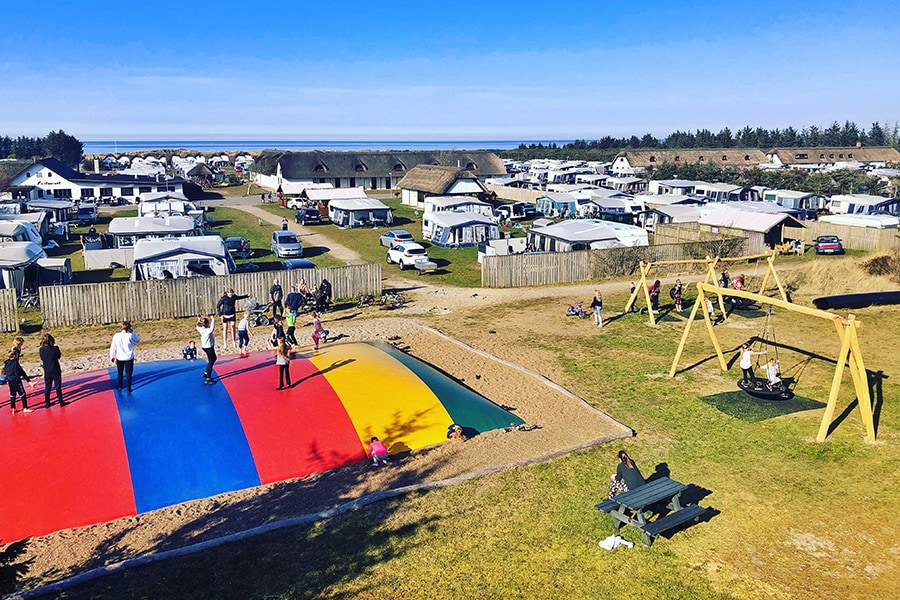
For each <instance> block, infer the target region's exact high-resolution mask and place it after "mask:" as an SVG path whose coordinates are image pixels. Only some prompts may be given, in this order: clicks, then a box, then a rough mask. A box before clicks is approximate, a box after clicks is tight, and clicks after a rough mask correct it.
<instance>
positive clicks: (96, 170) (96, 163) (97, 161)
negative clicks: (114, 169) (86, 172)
mask: <svg viewBox="0 0 900 600" xmlns="http://www.w3.org/2000/svg"><path fill="white" fill-rule="evenodd" d="M99 172H100V159H99V158H95V159H94V173H99Z"/></svg>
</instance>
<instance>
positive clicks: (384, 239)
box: [378, 229, 416, 248]
mask: <svg viewBox="0 0 900 600" xmlns="http://www.w3.org/2000/svg"><path fill="white" fill-rule="evenodd" d="M378 241H379V242H380V243H381V245H382V246H387V247H388V248H393V247H394V246H396V245H397V244H404V243H408V242H415V241H416V239H415V238H414V237H413V235H412V234H411V233H410V232H408V231H406V230H405V229H390V230H388V231H385V232H384V233H382V234H381V237H380V238H379V239H378Z"/></svg>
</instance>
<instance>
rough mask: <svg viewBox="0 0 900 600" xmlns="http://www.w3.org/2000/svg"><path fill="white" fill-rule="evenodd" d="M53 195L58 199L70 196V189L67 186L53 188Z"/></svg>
mask: <svg viewBox="0 0 900 600" xmlns="http://www.w3.org/2000/svg"><path fill="white" fill-rule="evenodd" d="M53 197H54V198H59V199H66V198H71V197H72V190H70V189H69V188H65V189H56V190H53Z"/></svg>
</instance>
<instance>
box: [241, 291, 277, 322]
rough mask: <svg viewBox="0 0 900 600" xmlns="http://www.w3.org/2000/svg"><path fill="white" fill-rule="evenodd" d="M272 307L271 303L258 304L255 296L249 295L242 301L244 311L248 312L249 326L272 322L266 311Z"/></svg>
mask: <svg viewBox="0 0 900 600" xmlns="http://www.w3.org/2000/svg"><path fill="white" fill-rule="evenodd" d="M271 308H272V304H271V303H269V304H260V303H259V302H257V301H256V298H253V297H250V298H247V300H246V301H245V302H244V312H248V313H250V317H249V319H248V321H249V323H250V326H251V327H256V326H264V325H268V324H270V323H271V322H272V319H270V318H269V315H267V314H266V313H267V312H269V310H270V309H271Z"/></svg>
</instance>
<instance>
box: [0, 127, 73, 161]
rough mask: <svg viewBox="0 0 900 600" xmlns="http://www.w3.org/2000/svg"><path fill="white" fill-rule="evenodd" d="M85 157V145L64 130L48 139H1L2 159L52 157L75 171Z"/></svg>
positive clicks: (54, 132) (51, 133)
mask: <svg viewBox="0 0 900 600" xmlns="http://www.w3.org/2000/svg"><path fill="white" fill-rule="evenodd" d="M83 155H84V144H82V143H81V141H79V140H78V139H77V138H75V137H73V136H71V135H68V134H67V133H66V132H65V131H63V130H62V129H60V130H59V131H51V132H50V133H48V134H47V135H46V137H34V138H32V137H26V136H19V137H17V138H11V137H9V136H2V137H0V158H20V159H25V160H31V159H34V158H44V157H47V156H52V157H53V158H56V159H58V160H59V161H61V162H62V163H64V164H66V165H68V166H70V167H72V168H73V169H75V168H77V167H78V164H79V163H80V162H81V157H82V156H83Z"/></svg>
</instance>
